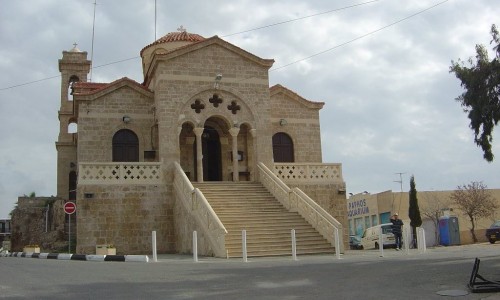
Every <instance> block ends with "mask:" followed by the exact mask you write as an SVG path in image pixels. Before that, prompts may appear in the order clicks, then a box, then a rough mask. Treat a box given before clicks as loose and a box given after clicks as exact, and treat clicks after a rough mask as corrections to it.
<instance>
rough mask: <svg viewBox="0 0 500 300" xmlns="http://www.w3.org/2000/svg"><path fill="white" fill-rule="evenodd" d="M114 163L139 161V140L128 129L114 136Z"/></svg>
mask: <svg viewBox="0 0 500 300" xmlns="http://www.w3.org/2000/svg"><path fill="white" fill-rule="evenodd" d="M113 161H117V162H127V161H129V162H130V161H139V139H138V138H137V135H136V134H135V133H134V132H133V131H132V130H128V129H122V130H119V131H118V132H116V133H115V135H114V136H113Z"/></svg>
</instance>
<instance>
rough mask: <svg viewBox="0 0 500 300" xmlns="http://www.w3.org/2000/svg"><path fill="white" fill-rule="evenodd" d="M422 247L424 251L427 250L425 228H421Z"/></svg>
mask: <svg viewBox="0 0 500 300" xmlns="http://www.w3.org/2000/svg"><path fill="white" fill-rule="evenodd" d="M422 247H423V248H424V253H425V252H426V251H427V245H426V243H425V229H423V228H422Z"/></svg>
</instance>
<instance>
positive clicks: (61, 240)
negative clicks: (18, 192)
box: [11, 197, 68, 252]
mask: <svg viewBox="0 0 500 300" xmlns="http://www.w3.org/2000/svg"><path fill="white" fill-rule="evenodd" d="M63 205H64V200H62V199H58V198H56V197H19V198H18V202H17V207H16V208H15V209H14V210H13V211H12V217H11V226H12V227H11V230H12V232H11V242H12V244H11V247H12V248H11V250H12V251H22V250H23V247H24V246H25V245H34V244H36V245H38V246H40V249H41V250H42V251H44V252H61V251H67V250H68V248H67V247H68V237H67V236H66V235H65V232H64V222H65V213H64V210H63ZM47 207H48V212H47ZM46 217H47V218H46ZM46 228H47V232H46V231H45V230H46Z"/></svg>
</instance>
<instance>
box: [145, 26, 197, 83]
mask: <svg viewBox="0 0 500 300" xmlns="http://www.w3.org/2000/svg"><path fill="white" fill-rule="evenodd" d="M177 30H178V31H176V32H170V33H168V34H166V35H164V36H162V37H161V38H159V39H157V40H156V41H155V42H154V43H152V44H149V45H147V46H146V47H144V48H142V50H141V58H142V72H143V75H144V76H146V72H147V70H148V69H149V67H150V64H151V61H152V59H153V57H154V55H156V54H166V53H169V52H171V51H174V50H175V49H179V48H181V47H184V46H187V45H190V44H194V43H198V42H201V41H204V40H205V38H204V37H202V36H201V35H199V34H195V33H189V32H187V31H186V29H185V28H184V27H182V26H181V27H179V28H178V29H177Z"/></svg>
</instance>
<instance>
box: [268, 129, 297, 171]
mask: <svg viewBox="0 0 500 300" xmlns="http://www.w3.org/2000/svg"><path fill="white" fill-rule="evenodd" d="M273 158H274V162H277V163H278V162H294V161H295V159H294V154H293V141H292V138H291V137H290V136H289V135H288V134H286V133H284V132H278V133H276V134H275V135H273Z"/></svg>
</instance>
